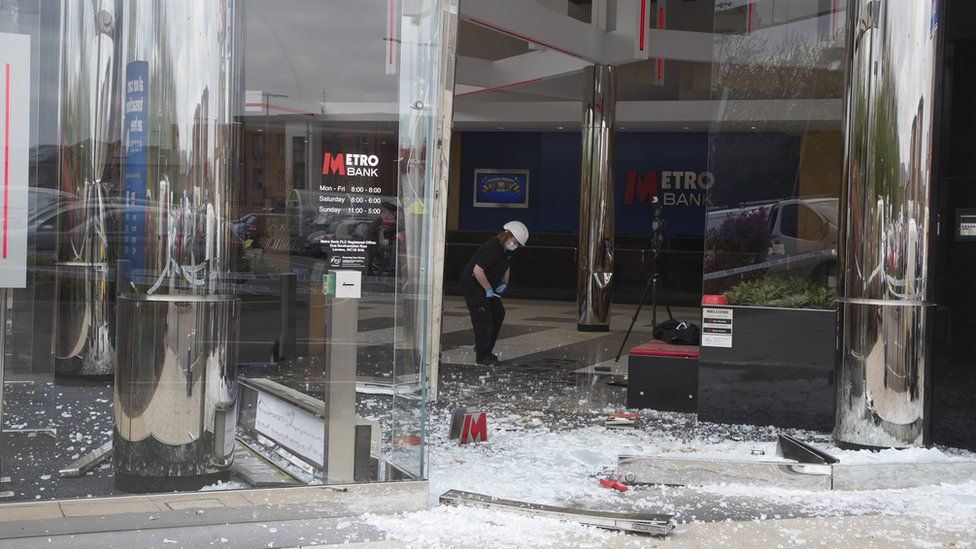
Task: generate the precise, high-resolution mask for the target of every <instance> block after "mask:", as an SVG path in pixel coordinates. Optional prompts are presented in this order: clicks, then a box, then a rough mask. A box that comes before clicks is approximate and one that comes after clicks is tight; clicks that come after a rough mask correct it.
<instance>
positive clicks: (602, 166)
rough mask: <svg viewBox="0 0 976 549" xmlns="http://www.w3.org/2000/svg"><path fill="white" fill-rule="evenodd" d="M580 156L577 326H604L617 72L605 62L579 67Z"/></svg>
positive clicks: (588, 328)
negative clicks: (581, 118)
mask: <svg viewBox="0 0 976 549" xmlns="http://www.w3.org/2000/svg"><path fill="white" fill-rule="evenodd" d="M583 83H584V84H583V85H584V88H583V127H582V136H583V160H582V166H581V169H580V212H579V220H580V223H579V226H580V233H579V251H578V258H577V262H578V265H579V267H578V268H579V272H578V277H577V289H576V301H577V305H578V306H579V310H578V313H579V314H578V319H577V327H578V328H579V330H580V331H585V332H605V331H609V330H610V298H611V290H612V286H613V141H614V140H613V124H614V118H615V113H616V87H617V85H616V84H617V73H616V69H615V68H614V67H611V66H608V65H593V66H590V67H586V69H584V70H583Z"/></svg>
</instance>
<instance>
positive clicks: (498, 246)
mask: <svg viewBox="0 0 976 549" xmlns="http://www.w3.org/2000/svg"><path fill="white" fill-rule="evenodd" d="M503 228H504V230H503V231H502V232H500V233H498V234H497V235H496V236H494V237H493V238H492V239H491V240H489V241H488V242H485V243H484V244H482V245H481V247H480V248H478V251H476V252H475V253H474V256H473V257H472V258H471V261H468V265H467V266H466V267H465V268H464V271H463V272H462V273H461V291H462V292H464V302H465V303H466V304H467V306H468V311H469V312H470V313H471V325H472V326H474V350H475V358H476V360H477V361H478V364H485V365H490V364H497V363H498V357H497V356H496V355H495V354H494V352H493V351H494V349H495V341H496V340H497V339H498V332H499V331H501V329H502V322H503V321H504V320H505V307H504V306H503V305H502V299H501V296H502V294H503V293H505V290H506V289H507V288H508V280H509V276H510V275H511V273H512V270H511V267H510V263H511V259H512V252H514V251H515V250H517V249H518V248H519V246H525V243H526V242H528V240H529V229H528V228H526V226H525V224H524V223H522V222H521V221H509V222H508V223H506V224H505V226H504V227H503Z"/></svg>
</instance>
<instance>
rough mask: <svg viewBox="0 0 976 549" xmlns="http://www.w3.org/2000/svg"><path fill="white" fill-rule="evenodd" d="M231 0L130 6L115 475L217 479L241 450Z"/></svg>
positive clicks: (166, 480)
mask: <svg viewBox="0 0 976 549" xmlns="http://www.w3.org/2000/svg"><path fill="white" fill-rule="evenodd" d="M240 15H241V13H240V6H238V3H237V2H235V1H233V0H208V1H206V2H200V1H199V0H167V1H165V2H143V1H141V0H129V2H128V3H127V4H126V6H125V15H124V25H123V29H124V37H123V40H124V44H125V68H124V75H125V76H124V90H125V98H124V109H125V118H124V120H123V125H122V133H123V151H122V153H123V161H122V163H123V170H122V172H123V177H124V189H123V202H124V206H123V215H122V234H123V239H122V250H121V256H122V258H123V259H124V261H125V263H126V265H127V267H128V271H129V272H130V273H131V274H130V276H128V277H127V278H126V279H125V280H124V282H120V285H121V286H122V291H121V292H120V296H119V300H118V304H119V322H118V341H119V343H118V363H117V374H116V394H115V420H116V426H115V427H116V428H115V438H114V446H113V451H114V462H115V469H116V486H118V487H119V488H121V489H123V490H128V491H154V490H165V489H171V488H181V487H183V488H188V487H193V486H198V485H201V484H205V483H209V482H212V481H213V479H214V478H215V477H216V476H218V475H220V474H221V473H223V472H224V471H226V470H227V468H228V467H229V466H230V464H231V462H232V459H233V448H234V437H233V434H234V428H235V425H236V423H235V421H236V403H237V381H236V380H237V378H236V373H235V372H236V360H237V358H236V346H237V339H238V317H239V315H238V309H237V308H238V305H237V301H236V299H235V298H234V297H233V295H229V294H228V293H227V290H226V289H225V286H224V284H225V283H226V280H227V277H226V276H225V274H226V273H227V271H228V270H229V269H230V268H231V266H230V262H231V254H230V251H231V243H232V241H231V232H230V227H229V224H228V222H227V220H228V215H229V209H230V207H231V203H232V201H231V192H232V185H233V183H234V180H235V170H236V169H237V166H238V154H239V142H240V140H239V134H240V128H239V120H240V118H239V117H240V114H241V111H242V105H241V97H242V96H243V94H242V87H243V80H242V63H241V61H242V60H241V48H242V47H243V43H242V39H241V38H242V37H241V36H240V33H241V32H242V29H243V25H242V24H241V21H240Z"/></svg>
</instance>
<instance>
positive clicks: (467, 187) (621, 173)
mask: <svg viewBox="0 0 976 549" xmlns="http://www.w3.org/2000/svg"><path fill="white" fill-rule="evenodd" d="M616 139H617V144H616V159H615V169H614V188H615V192H614V199H615V208H616V230H617V234H620V235H625V234H632V235H649V234H650V230H651V229H650V226H651V216H652V213H653V211H652V209H651V205H650V201H649V200H645V201H644V202H643V203H641V201H640V198H641V197H639V196H634V195H633V194H632V196H631V197H630V200H627V197H626V196H625V194H626V191H627V179H628V174H629V173H630V172H634V173H635V174H639V175H640V177H642V178H643V177H646V176H647V175H648V173H649V172H653V175H652V177H656V178H657V179H658V185H659V186H660V184H661V179H662V173H663V172H681V173H682V174H683V173H685V172H695V173H696V174H697V173H701V172H703V171H704V170H705V166H706V165H707V161H708V135H707V134H704V133H694V134H690V133H618V134H617V136H616ZM580 149H581V141H580V134H579V133H574V132H547V133H531V132H464V133H463V134H462V136H461V212H460V228H461V229H462V230H471V231H494V230H498V229H500V228H501V226H502V225H503V224H504V223H505V222H506V221H508V220H510V219H518V220H520V221H522V222H524V223H526V224H527V225H528V226H529V230H531V231H534V232H547V233H552V232H563V233H565V232H568V233H575V232H577V231H578V230H579V212H578V205H579V171H580ZM479 168H483V169H527V170H529V172H530V174H529V178H530V184H529V185H530V189H529V208H528V209H522V210H520V209H496V208H475V207H474V206H473V205H472V200H473V193H474V190H473V186H474V171H475V170H476V169H479ZM657 192H659V193H661V194H662V195H663V194H667V193H670V195H671V198H672V199H674V200H675V201H681V202H682V204H681V205H678V204H676V205H673V206H669V207H667V208H665V219H666V220H667V223H668V231H667V232H668V234H671V235H701V234H702V231H703V227H704V219H705V210H704V195H705V193H704V192H702V191H699V190H695V189H662V188H658V189H657ZM645 198H646V197H645ZM628 201H629V202H630V204H628V203H627V202H628ZM684 202H689V203H692V205H687V206H686V205H683V203H684Z"/></svg>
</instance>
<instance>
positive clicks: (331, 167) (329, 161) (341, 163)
mask: <svg viewBox="0 0 976 549" xmlns="http://www.w3.org/2000/svg"><path fill="white" fill-rule="evenodd" d="M330 173H337V174H339V175H346V159H345V158H343V154H342V153H338V154H336V155H335V156H332V153H325V158H324V159H323V160H322V175H329V174H330Z"/></svg>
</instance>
